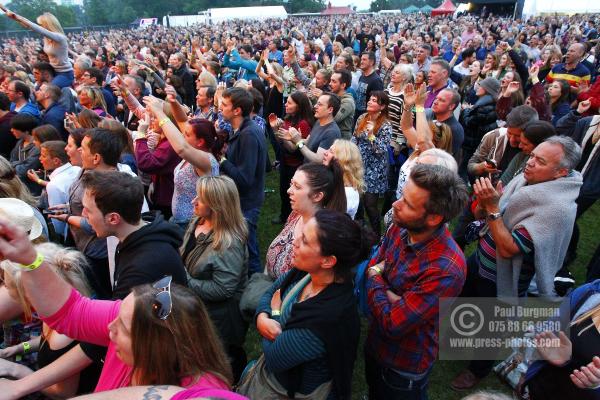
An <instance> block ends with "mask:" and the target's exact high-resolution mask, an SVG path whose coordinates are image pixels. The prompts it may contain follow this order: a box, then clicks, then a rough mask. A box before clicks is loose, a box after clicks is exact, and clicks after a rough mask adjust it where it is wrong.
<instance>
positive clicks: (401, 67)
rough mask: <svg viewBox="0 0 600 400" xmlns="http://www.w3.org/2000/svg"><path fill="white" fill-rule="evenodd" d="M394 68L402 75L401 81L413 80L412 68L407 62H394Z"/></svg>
mask: <svg viewBox="0 0 600 400" xmlns="http://www.w3.org/2000/svg"><path fill="white" fill-rule="evenodd" d="M394 69H395V70H397V71H398V72H399V73H400V75H402V80H403V81H405V82H412V81H413V80H414V75H413V69H412V66H410V65H409V64H396V66H394Z"/></svg>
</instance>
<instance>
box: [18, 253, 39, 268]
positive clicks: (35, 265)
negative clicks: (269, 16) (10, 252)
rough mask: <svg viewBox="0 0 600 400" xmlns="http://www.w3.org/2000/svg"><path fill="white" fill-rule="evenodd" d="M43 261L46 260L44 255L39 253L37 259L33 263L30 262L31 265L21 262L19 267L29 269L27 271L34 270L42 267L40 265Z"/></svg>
mask: <svg viewBox="0 0 600 400" xmlns="http://www.w3.org/2000/svg"><path fill="white" fill-rule="evenodd" d="M43 262H44V255H43V254H42V253H37V255H36V257H35V260H34V261H33V262H32V263H31V264H29V265H24V264H19V268H21V269H24V270H27V271H33V270H35V269H38V268H39V267H40V265H42V263H43Z"/></svg>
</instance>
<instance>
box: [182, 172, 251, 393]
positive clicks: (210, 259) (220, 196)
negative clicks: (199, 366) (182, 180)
mask: <svg viewBox="0 0 600 400" xmlns="http://www.w3.org/2000/svg"><path fill="white" fill-rule="evenodd" d="M196 187H197V194H196V197H195V198H194V200H193V202H194V217H193V218H192V220H191V221H190V224H189V225H188V228H187V230H186V232H185V235H184V237H183V244H182V245H181V248H180V253H181V257H182V259H183V262H184V264H185V267H186V270H187V272H188V287H189V288H190V289H191V290H192V291H193V292H194V293H196V295H197V296H198V297H200V299H202V301H203V302H204V304H205V305H206V309H207V311H208V314H209V315H210V317H211V320H212V321H213V323H214V324H215V328H216V329H217V332H218V333H219V336H220V338H221V340H222V341H223V344H224V345H225V351H226V352H227V355H228V356H229V358H230V360H231V366H232V369H233V377H234V382H235V381H237V379H239V377H240V375H241V374H242V371H243V370H244V367H245V366H246V362H247V359H246V352H245V351H244V347H243V345H244V340H245V339H246V330H247V329H248V324H247V323H246V322H245V321H244V320H243V318H242V314H241V313H240V297H241V295H242V293H243V291H244V288H245V287H246V283H247V281H248V250H247V245H246V239H247V236H248V228H247V225H246V222H245V220H244V216H243V215H242V210H241V208H240V198H239V195H238V191H237V188H236V186H235V183H234V182H233V180H231V178H229V177H226V176H202V177H200V178H198V183H197V185H196Z"/></svg>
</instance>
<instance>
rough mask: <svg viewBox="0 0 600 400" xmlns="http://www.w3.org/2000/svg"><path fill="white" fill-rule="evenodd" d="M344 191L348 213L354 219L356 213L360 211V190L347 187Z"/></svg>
mask: <svg viewBox="0 0 600 400" xmlns="http://www.w3.org/2000/svg"><path fill="white" fill-rule="evenodd" d="M344 190H345V191H346V213H347V214H348V215H349V216H350V217H351V218H352V219H354V217H355V216H356V211H357V210H358V203H359V202H360V195H359V194H358V190H356V189H354V188H353V187H352V186H345V187H344Z"/></svg>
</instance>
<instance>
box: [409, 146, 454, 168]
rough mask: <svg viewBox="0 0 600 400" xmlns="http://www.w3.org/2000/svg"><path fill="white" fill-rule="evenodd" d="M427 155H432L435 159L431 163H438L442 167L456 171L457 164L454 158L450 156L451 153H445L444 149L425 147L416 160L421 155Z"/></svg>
mask: <svg viewBox="0 0 600 400" xmlns="http://www.w3.org/2000/svg"><path fill="white" fill-rule="evenodd" d="M427 156H429V157H433V158H434V159H435V162H434V163H433V164H432V165H439V166H442V167H444V168H448V169H449V170H450V171H452V172H458V165H457V164H456V160H455V159H454V157H452V155H450V154H449V153H446V152H445V151H444V150H442V149H436V148H432V149H427V150H425V151H424V152H422V153H421V154H419V157H418V158H417V161H418V160H419V159H421V158H422V157H427Z"/></svg>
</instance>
